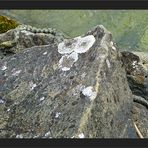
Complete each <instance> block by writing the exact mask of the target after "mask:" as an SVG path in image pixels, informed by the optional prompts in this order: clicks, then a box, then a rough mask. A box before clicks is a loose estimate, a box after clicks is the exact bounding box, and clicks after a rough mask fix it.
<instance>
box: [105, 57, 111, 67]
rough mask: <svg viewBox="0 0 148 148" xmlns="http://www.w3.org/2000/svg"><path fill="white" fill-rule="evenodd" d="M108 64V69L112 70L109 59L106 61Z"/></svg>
mask: <svg viewBox="0 0 148 148" xmlns="http://www.w3.org/2000/svg"><path fill="white" fill-rule="evenodd" d="M106 64H107V67H108V68H111V64H110V62H109V60H108V59H106Z"/></svg>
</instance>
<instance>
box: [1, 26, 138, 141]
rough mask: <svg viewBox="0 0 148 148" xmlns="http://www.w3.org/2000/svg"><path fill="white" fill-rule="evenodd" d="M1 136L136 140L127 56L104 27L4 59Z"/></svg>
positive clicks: (2, 62)
mask: <svg viewBox="0 0 148 148" xmlns="http://www.w3.org/2000/svg"><path fill="white" fill-rule="evenodd" d="M0 83H1V86H0V112H1V113H0V137H1V138H5V137H7V138H12V137H13V138H135V137H137V135H136V132H135V128H134V126H133V122H132V113H131V110H132V107H133V100H132V92H131V90H130V88H129V86H128V82H127V78H126V72H125V69H124V68H123V64H122V61H121V54H120V52H119V50H118V48H117V46H116V45H115V43H113V41H112V36H111V33H110V32H109V31H107V30H106V29H105V28H104V27H103V26H102V25H99V26H96V27H95V28H93V29H92V30H90V31H89V32H87V33H86V34H85V35H83V36H81V37H77V38H74V39H69V40H64V41H63V42H61V43H55V44H49V45H44V46H36V47H31V48H26V49H24V50H22V51H20V52H19V53H17V54H14V55H11V56H9V57H6V58H4V59H2V60H1V61H0Z"/></svg>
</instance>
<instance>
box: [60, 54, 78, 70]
mask: <svg viewBox="0 0 148 148" xmlns="http://www.w3.org/2000/svg"><path fill="white" fill-rule="evenodd" d="M77 60H78V54H77V53H75V52H73V53H71V54H70V55H67V54H66V55H63V56H62V58H61V59H60V60H59V68H61V69H62V70H63V71H67V70H70V68H71V67H72V66H73V64H74V62H76V61H77Z"/></svg>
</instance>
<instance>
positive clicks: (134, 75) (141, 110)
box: [121, 51, 148, 138]
mask: <svg viewBox="0 0 148 148" xmlns="http://www.w3.org/2000/svg"><path fill="white" fill-rule="evenodd" d="M121 54H122V61H123V65H124V67H125V70H126V73H127V80H128V83H129V87H130V89H131V90H132V93H133V95H136V96H137V97H140V100H141V99H142V100H144V101H143V102H141V101H138V102H137V101H136V100H134V106H133V111H132V113H133V121H134V122H135V123H136V125H137V127H138V128H139V130H140V132H141V134H142V135H143V137H145V138H148V105H146V104H148V66H147V65H148V53H146V52H145V53H144V52H128V51H124V52H121ZM145 102H146V103H145Z"/></svg>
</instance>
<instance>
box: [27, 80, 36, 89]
mask: <svg viewBox="0 0 148 148" xmlns="http://www.w3.org/2000/svg"><path fill="white" fill-rule="evenodd" d="M29 86H30V89H31V90H33V89H34V88H35V87H36V86H37V85H36V84H35V83H33V82H30V83H29Z"/></svg>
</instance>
